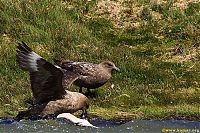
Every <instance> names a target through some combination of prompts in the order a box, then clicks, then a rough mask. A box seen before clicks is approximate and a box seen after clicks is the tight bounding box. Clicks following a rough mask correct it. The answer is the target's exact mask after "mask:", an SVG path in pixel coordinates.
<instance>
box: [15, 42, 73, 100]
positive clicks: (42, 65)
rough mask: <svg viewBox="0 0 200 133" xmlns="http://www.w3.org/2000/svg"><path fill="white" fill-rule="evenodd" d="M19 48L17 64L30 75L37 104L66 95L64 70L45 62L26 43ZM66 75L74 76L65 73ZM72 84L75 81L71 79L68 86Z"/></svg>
mask: <svg viewBox="0 0 200 133" xmlns="http://www.w3.org/2000/svg"><path fill="white" fill-rule="evenodd" d="M17 48H18V49H17V62H18V64H19V66H20V67H21V68H22V69H23V70H25V71H29V73H30V80H31V89H32V92H33V96H34V98H35V100H36V102H37V103H43V102H47V101H50V100H56V99H59V98H62V97H63V95H65V94H66V91H65V90H64V88H63V86H62V82H63V71H62V69H61V68H59V67H58V66H54V65H52V64H51V63H49V62H47V61H46V60H44V59H43V58H42V57H41V56H40V55H38V54H36V53H35V52H33V51H32V50H31V49H30V48H29V47H28V46H27V45H26V44H25V43H24V42H22V44H19V45H18V46H17ZM64 75H73V74H72V73H71V72H70V73H68V72H67V71H64ZM65 77H66V76H65ZM75 77H76V76H74V78H75ZM65 80H67V79H65ZM71 82H73V80H72V79H70V78H69V80H68V84H67V85H70V84H71Z"/></svg>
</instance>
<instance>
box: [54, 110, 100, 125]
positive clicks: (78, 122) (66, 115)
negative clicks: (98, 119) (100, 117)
mask: <svg viewBox="0 0 200 133" xmlns="http://www.w3.org/2000/svg"><path fill="white" fill-rule="evenodd" d="M57 118H65V119H67V120H69V121H71V122H72V123H74V124H76V125H79V126H84V127H93V128H98V127H96V126H93V125H92V124H91V123H90V122H89V121H87V120H85V119H80V118H77V117H76V116H74V115H72V114H70V113H62V114H59V115H58V116H57Z"/></svg>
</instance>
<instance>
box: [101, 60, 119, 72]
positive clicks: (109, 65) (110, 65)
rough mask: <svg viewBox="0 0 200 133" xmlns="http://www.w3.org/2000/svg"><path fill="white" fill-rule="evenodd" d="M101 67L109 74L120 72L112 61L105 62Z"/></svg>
mask: <svg viewBox="0 0 200 133" xmlns="http://www.w3.org/2000/svg"><path fill="white" fill-rule="evenodd" d="M100 65H101V66H102V67H103V68H104V69H106V70H107V71H109V72H111V73H112V72H113V71H117V72H120V69H119V68H118V67H116V66H115V64H114V63H113V62H111V61H103V62H101V63H100Z"/></svg>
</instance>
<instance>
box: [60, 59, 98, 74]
mask: <svg viewBox="0 0 200 133" xmlns="http://www.w3.org/2000/svg"><path fill="white" fill-rule="evenodd" d="M57 64H58V65H59V66H60V67H61V68H63V69H66V70H69V71H72V72H74V73H77V74H81V75H83V76H89V75H94V72H95V71H96V66H97V65H96V64H91V63H88V62H73V61H63V62H59V63H57Z"/></svg>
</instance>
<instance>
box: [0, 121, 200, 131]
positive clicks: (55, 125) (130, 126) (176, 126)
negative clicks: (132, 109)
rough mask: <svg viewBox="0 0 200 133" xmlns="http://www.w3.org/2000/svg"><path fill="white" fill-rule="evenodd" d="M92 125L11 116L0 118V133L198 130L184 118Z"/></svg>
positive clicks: (96, 122)
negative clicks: (81, 125)
mask: <svg viewBox="0 0 200 133" xmlns="http://www.w3.org/2000/svg"><path fill="white" fill-rule="evenodd" d="M91 123H92V124H93V125H94V126H97V127H99V128H97V129H95V128H91V127H80V126H76V125H74V124H73V123H70V122H69V121H67V120H65V119H55V120H53V119H50V120H21V121H19V122H18V121H15V120H14V119H11V118H4V119H0V133H2V132H3V133H12V132H13V133H22V132H23V133H26V132H27V133H30V132H37V133H43V132H48V133H55V132H59V133H60V132H65V133H66V132H69V133H72V132H73V133H74V132H81V133H95V132H98V133H106V132H109V133H118V132H123V133H161V132H165V133H166V132H168V133H169V132H179V133H180V132H185V133H190V132H191V133H198V132H200V122H199V121H186V120H131V121H123V120H120V121H109V120H103V119H99V118H98V119H97V118H94V119H92V120H91Z"/></svg>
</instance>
